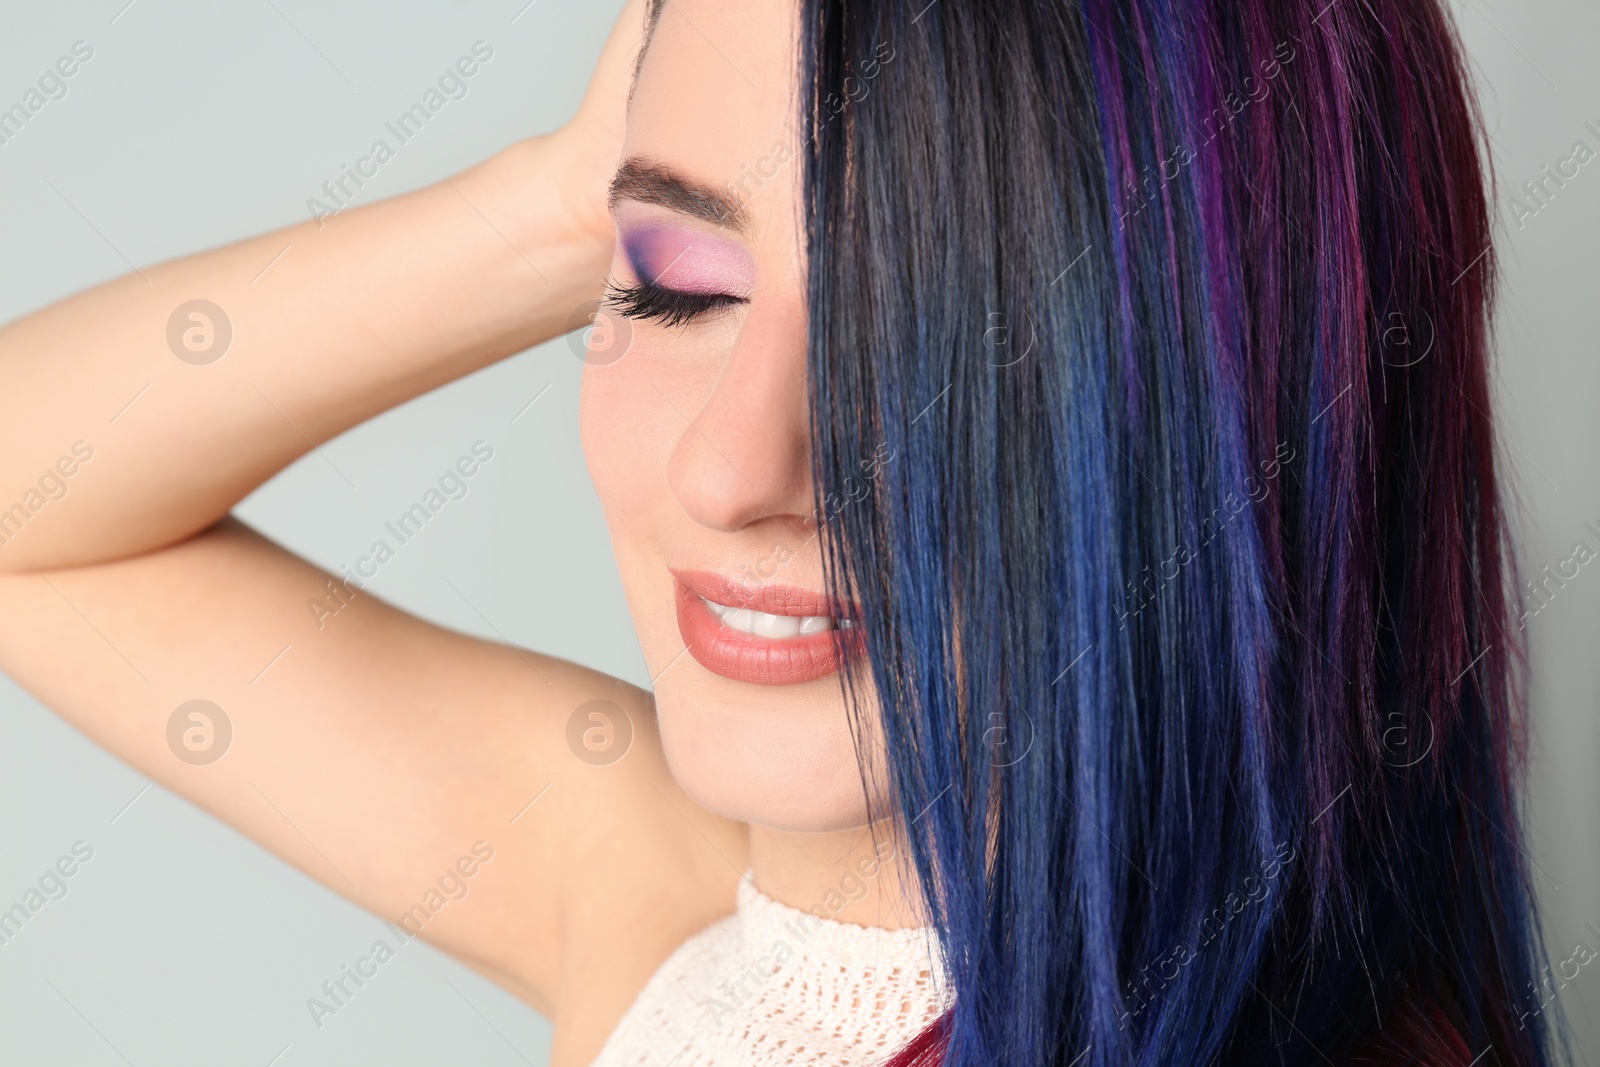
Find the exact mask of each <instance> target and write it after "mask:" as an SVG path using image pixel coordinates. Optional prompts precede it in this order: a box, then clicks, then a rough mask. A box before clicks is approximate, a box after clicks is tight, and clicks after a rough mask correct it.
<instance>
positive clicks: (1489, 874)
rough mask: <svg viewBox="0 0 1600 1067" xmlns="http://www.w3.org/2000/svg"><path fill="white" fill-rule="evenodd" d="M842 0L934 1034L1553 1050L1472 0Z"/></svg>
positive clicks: (815, 391) (845, 274) (824, 419)
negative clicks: (1454, 5) (1470, 73)
mask: <svg viewBox="0 0 1600 1067" xmlns="http://www.w3.org/2000/svg"><path fill="white" fill-rule="evenodd" d="M801 8H802V14H801V19H802V29H801V34H802V43H801V53H802V56H801V59H802V80H803V85H802V92H801V97H800V98H801V100H802V103H803V109H804V110H803V114H802V116H801V119H802V124H803V127H804V131H805V137H806V153H805V166H806V175H805V196H806V203H805V222H806V239H807V251H808V255H809V280H808V291H809V331H810V332H809V340H808V344H809V356H808V358H809V369H810V383H811V416H812V419H813V438H814V439H813V446H814V447H813V464H814V474H815V478H816V484H817V486H818V495H819V503H818V506H819V511H820V513H821V515H822V516H823V517H824V520H825V534H826V536H825V537H824V539H823V543H824V549H825V552H824V562H825V568H826V573H827V575H828V582H829V585H830V588H831V589H832V590H833V591H834V592H835V593H836V594H838V595H840V596H842V597H847V598H850V599H852V600H854V601H856V602H857V603H859V604H860V605H861V606H862V608H861V610H862V620H861V621H862V625H861V627H860V629H859V633H860V635H861V637H862V640H863V642H864V648H865V655H864V656H863V657H862V658H861V661H860V662H859V663H858V668H857V670H855V671H852V672H851V673H849V674H848V675H847V676H846V679H845V688H846V695H847V697H848V698H849V700H850V703H851V706H852V707H853V708H855V709H856V711H855V715H856V727H857V729H858V730H861V729H865V728H866V727H867V726H868V725H870V724H867V723H865V722H864V721H862V720H861V719H860V716H861V715H862V714H863V711H862V709H864V708H866V707H867V706H868V704H869V701H872V700H875V702H876V705H877V706H878V707H879V709H881V710H880V711H879V712H878V715H879V717H880V720H881V730H882V733H883V736H884V738H885V740H886V742H887V746H888V754H889V755H888V761H889V766H888V772H887V780H886V782H884V783H881V786H882V789H883V790H884V791H885V792H886V794H887V795H888V796H890V797H892V798H893V802H894V806H895V809H896V810H897V811H899V812H900V813H902V815H901V817H900V819H899V832H900V833H902V834H903V835H904V836H905V837H906V841H905V844H906V845H907V846H908V847H909V850H910V855H911V856H912V857H913V859H914V861H915V866H916V870H917V873H918V875H919V876H920V879H921V883H922V887H923V895H924V898H925V901H924V902H925V904H926V907H927V909H928V913H929V915H930V916H931V921H932V922H933V924H934V925H935V926H936V928H937V930H938V932H939V934H940V937H941V940H942V945H943V948H944V952H945V959H946V964H947V970H948V975H949V979H950V982H951V987H952V991H953V994H954V1002H953V1007H952V1008H951V1009H950V1011H949V1012H948V1014H947V1015H946V1016H945V1017H944V1018H943V1019H942V1020H941V1021H940V1023H939V1025H938V1026H936V1027H935V1028H933V1029H932V1030H930V1031H928V1032H927V1033H925V1034H923V1035H921V1036H920V1037H919V1038H918V1039H917V1041H916V1042H914V1044H913V1046H912V1047H911V1048H909V1049H907V1050H905V1051H904V1052H902V1053H901V1054H900V1056H899V1057H898V1058H897V1060H896V1062H897V1063H898V1064H902V1065H906V1064H911V1063H922V1062H926V1063H943V1064H946V1065H948V1067H966V1065H978V1064H982V1065H985V1067H987V1065H992V1064H996V1063H1004V1064H1028V1065H1034V1064H1057V1065H1063V1067H1065V1065H1069V1064H1070V1065H1072V1067H1094V1065H1116V1067H1121V1065H1126V1064H1143V1065H1157V1064H1160V1065H1172V1064H1179V1065H1184V1064H1209V1063H1225V1064H1228V1065H1230V1067H1239V1065H1245V1067H1248V1065H1254V1064H1269V1063H1270V1064H1283V1063H1291V1064H1319V1063H1334V1064H1347V1063H1420V1064H1428V1065H1441V1067H1442V1065H1447V1064H1448V1065H1459V1067H1465V1065H1467V1064H1469V1063H1472V1064H1482V1065H1485V1067H1486V1065H1488V1064H1491V1063H1497V1064H1519V1065H1522V1064H1533V1065H1538V1064H1545V1063H1549V1062H1552V1057H1553V1056H1554V1055H1555V1052H1554V1046H1555V1045H1556V1041H1555V1040H1554V1037H1553V1036H1552V1034H1553V1030H1554V1026H1553V1024H1552V1023H1551V1015H1552V1013H1545V1014H1542V1015H1541V1014H1539V1013H1538V1012H1537V1011H1534V1010H1532V1009H1533V1008H1534V1006H1535V1003H1534V1002H1533V1001H1532V1000H1530V999H1529V996H1528V993H1527V991H1528V990H1529V989H1531V988H1533V985H1532V983H1533V982H1534V980H1535V978H1536V977H1537V971H1538V967H1539V965H1540V964H1541V963H1542V962H1543V956H1542V952H1541V949H1540V942H1539V936H1538V929H1537V925H1536V917H1535V909H1534V903H1533V898H1532V891H1531V890H1532V887H1531V884H1530V877H1529V870H1528V867H1529V861H1527V860H1526V858H1525V854H1524V852H1523V850H1522V845H1521V841H1522V838H1523V833H1522V830H1521V828H1520V825H1519V823H1520V820H1519V814H1518V812H1519V803H1520V790H1521V785H1520V783H1521V773H1522V772H1521V767H1522V761H1523V744H1522V741H1521V740H1520V739H1521V737H1522V731H1523V725H1522V722H1523V707H1524V703H1525V700H1524V691H1525V684H1524V682H1523V678H1524V674H1525V672H1524V669H1523V667H1522V663H1521V661H1522V652H1521V647H1520V645H1519V641H1518V635H1517V630H1516V628H1515V626H1514V625H1513V624H1512V623H1511V620H1510V616H1509V612H1510V603H1511V600H1510V595H1509V588H1508V587H1510V586H1511V584H1512V580H1513V575H1512V570H1511V563H1510V552H1509V548H1508V545H1507V538H1506V528H1507V523H1506V521H1505V517H1504V515H1503V513H1502V506H1501V497H1500V493H1499V490H1498V488H1497V476H1496V459H1495V455H1494V450H1493V432H1494V431H1493V428H1492V426H1491V422H1490V415H1489V412H1490V407H1491V405H1490V392H1489V382H1488V365H1487V360H1488V338H1489V310H1490V307H1491V303H1492V287H1493V279H1494V277H1495V267H1494V256H1493V254H1492V252H1491V251H1490V231H1491V224H1490V216H1489V210H1488V206H1487V205H1488V199H1487V190H1486V188H1485V185H1486V180H1487V173H1486V165H1485V164H1484V163H1483V162H1482V158H1483V153H1482V152H1481V141H1480V130H1481V125H1480V122H1479V119H1478V116H1477V114H1476V111H1475V106H1474V103H1473V100H1472V96H1471V90H1470V85H1469V82H1468V77H1467V73H1466V70H1465V65H1464V60H1463V56H1462V52H1461V49H1460V46H1459V44H1458V42H1457V40H1456V36H1455V33H1454V29H1453V27H1452V25H1451V24H1450V22H1449V20H1448V17H1447V15H1446V12H1445V10H1444V8H1443V4H1442V3H1440V2H1439V0H1331V2H1329V0H934V2H930V0H802V4H801ZM852 486H853V488H852ZM864 766H865V761H864ZM869 784H871V783H869ZM1491 1050H1492V1051H1491Z"/></svg>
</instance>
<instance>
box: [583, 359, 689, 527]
mask: <svg viewBox="0 0 1600 1067" xmlns="http://www.w3.org/2000/svg"><path fill="white" fill-rule="evenodd" d="M662 406H663V405H661V404H660V397H659V396H658V395H657V394H656V393H655V391H654V390H652V389H651V388H650V384H649V383H648V382H647V381H644V380H641V379H639V378H638V377H636V376H635V375H632V374H629V373H627V372H626V371H625V370H623V369H622V368H621V367H620V366H610V367H594V366H590V367H585V368H584V372H583V382H582V385H581V387H580V389H579V393H578V432H579V437H580V440H581V441H582V444H583V458H584V462H585V463H586V464H587V466H588V468H589V477H590V479H591V480H592V481H593V482H594V487H595V492H596V493H597V494H598V495H599V497H600V504H601V506H602V507H603V508H604V509H605V512H606V516H607V519H608V520H609V521H610V522H611V523H612V526H613V535H614V536H616V535H622V536H628V535H635V536H637V535H643V534H645V532H646V531H645V530H643V529H642V528H641V527H640V525H639V524H640V523H642V522H643V521H644V520H645V519H646V518H647V517H648V515H649V514H650V512H651V511H652V509H654V508H655V507H657V506H659V505H660V504H661V503H662V501H661V499H660V498H661V497H662V496H663V495H664V494H665V493H666V492H667V473H666V472H667V459H668V457H670V456H671V454H672V449H673V448H674V446H675V445H676V444H677V436H678V433H677V431H678V427H675V426H674V425H673V424H672V423H671V422H669V421H667V420H665V419H663V418H662V413H661V407H662ZM669 413H670V412H669ZM680 422H681V420H680Z"/></svg>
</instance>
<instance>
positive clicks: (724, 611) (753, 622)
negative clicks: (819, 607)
mask: <svg viewBox="0 0 1600 1067" xmlns="http://www.w3.org/2000/svg"><path fill="white" fill-rule="evenodd" d="M700 600H701V602H702V603H703V604H705V606H706V607H707V608H709V609H710V610H711V614H713V615H715V616H716V617H717V618H719V619H721V620H722V625H724V626H726V627H728V629H730V630H737V631H739V632H740V633H744V634H754V635H755V636H756V637H765V638H769V639H772V640H784V639H786V638H790V637H806V636H809V635H811V634H823V633H827V632H828V631H829V630H848V629H850V627H852V626H854V625H855V624H854V623H852V622H851V621H850V620H849V619H835V618H834V617H833V616H832V615H774V614H772V613H771V612H766V611H757V610H756V609H754V608H736V607H732V606H730V605H728V604H718V603H717V602H716V601H715V600H709V599H707V598H706V597H701V598H700Z"/></svg>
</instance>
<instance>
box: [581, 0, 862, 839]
mask: <svg viewBox="0 0 1600 1067" xmlns="http://www.w3.org/2000/svg"><path fill="white" fill-rule="evenodd" d="M795 16H796V12H795V11H794V10H793V9H792V7H791V5H788V4H780V3H752V2H751V0H671V2H670V3H667V4H666V5H665V10H664V11H663V13H662V15H661V18H660V21H659V23H658V24H657V26H656V28H655V32H654V35H653V37H652V38H651V41H650V44H649V47H648V51H647V54H646V58H645V61H644V64H643V66H642V68H641V70H640V73H639V80H638V84H637V87H636V88H635V91H634V96H633V100H632V104H631V106H630V110H629V115H628V126H627V134H626V138H625V143H624V149H623V165H622V167H621V169H620V170H619V172H618V174H619V180H618V182H617V183H616V185H615V186H614V192H615V194H616V195H615V197H614V204H613V215H614V217H615V220H616V225H617V246H616V253H615V255H614V257H613V260H612V275H613V280H614V282H615V283H616V285H617V286H619V287H621V288H623V289H628V290H630V295H629V296H628V297H627V298H626V299H625V301H624V303H625V304H626V305H628V306H629V308H630V310H631V315H632V317H630V318H627V319H622V318H620V317H619V316H618V312H617V310H615V308H616V305H615V304H613V305H612V307H611V308H608V309H606V310H603V311H602V316H604V319H603V321H601V322H600V323H599V324H598V327H599V328H597V329H595V330H594V331H592V332H591V341H590V348H589V355H588V365H587V366H586V368H585V371H584V377H583V394H582V409H581V410H582V419H581V421H582V433H583V445H584V451H585V454H586V456H587V459H588V465H589V471H590V474H591V475H592V477H593V479H594V483H595V486H596V488H597V489H598V491H599V494H600V499H601V502H602V504H603V506H604V508H605V513H606V521H607V524H608V526H609V529H610V533H611V540H612V544H613V547H614V549H615V551H616V556H617V564H618V567H619V568H620V570H621V574H622V580H623V585H624V588H625V590H626V593H627V597H628V602H629V607H630V609H631V610H632V613H633V619H634V625H635V626H636V627H637V629H638V632H639V639H640V641H641V642H642V644H643V648H644V655H645V660H646V662H647V663H648V665H649V668H650V673H651V676H652V678H654V680H655V681H654V689H655V694H656V706H657V711H658V715H659V720H660V728H661V736H662V741H663V744H664V746H665V749H666V755H667V759H668V761H669V763H670V765H671V767H672V771H673V774H674V776H675V777H676V778H677V780H678V782H679V783H680V784H681V785H682V786H683V788H684V789H685V790H686V791H687V792H688V793H689V794H690V795H691V796H692V797H694V798H695V799H696V800H697V801H698V802H699V803H701V804H702V805H704V806H706V807H708V808H710V809H712V810H714V811H717V812H720V813H721V814H724V815H727V816H729V817H732V818H736V819H741V820H745V821H749V822H755V823H760V824H763V825H768V826H774V827H779V828H784V829H792V830H837V829H844V828H847V827H851V826H858V825H861V824H862V823H863V822H865V821H866V804H865V798H864V792H863V789H862V784H861V779H860V773H859V770H858V765H857V762H856V756H855V749H854V746H853V743H852V738H851V732H850V729H849V724H848V721H847V718H846V713H845V709H844V704H843V700H842V698H841V694H840V687H839V679H838V676H837V673H836V671H837V666H838V661H837V654H836V652H835V651H834V648H835V645H834V642H835V639H836V637H837V636H838V635H837V633H836V632H835V627H837V625H838V616H840V615H842V614H844V612H843V611H841V610H839V609H838V608H837V607H836V606H834V605H830V604H828V603H827V602H826V601H825V599H824V598H823V597H822V593H821V590H822V587H823V586H822V569H821V556H820V552H819V549H818V545H817V541H816V524H815V523H814V522H813V521H812V513H813V498H812V486H811V479H810V458H809V443H808V426H807V418H806V305H805V285H804V274H803V267H804V265H803V258H802V256H803V252H802V249H803V244H802V240H801V232H802V231H801V215H800V210H799V204H800V197H799V189H800V181H801V179H802V160H801V153H800V147H799V136H798V134H797V132H796V115H797V113H798V112H797V108H796V96H795V86H796V79H797V66H796V56H797V45H796V40H797V38H796V34H797V23H796V19H795ZM649 316H654V317H649ZM729 609H732V610H729Z"/></svg>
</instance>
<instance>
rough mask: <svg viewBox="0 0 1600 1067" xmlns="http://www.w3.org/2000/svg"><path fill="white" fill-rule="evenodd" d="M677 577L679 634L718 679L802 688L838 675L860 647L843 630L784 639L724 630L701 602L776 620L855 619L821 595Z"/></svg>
mask: <svg viewBox="0 0 1600 1067" xmlns="http://www.w3.org/2000/svg"><path fill="white" fill-rule="evenodd" d="M671 573H672V576H673V578H674V579H675V580H674V582H673V585H674V591H675V593H676V596H675V597H674V599H675V601H676V606H677V613H678V632H679V633H680V634H681V635H682V637H683V643H684V645H685V646H686V647H687V648H688V650H689V655H691V656H693V657H694V659H695V661H696V662H697V663H699V664H700V665H701V666H702V667H704V668H705V669H706V670H708V671H710V672H711V673H713V674H718V675H721V676H722V677H724V678H731V679H733V680H734V681H736V682H749V683H751V684H752V685H799V684H800V683H802V682H810V681H815V680H816V679H818V678H825V677H827V676H828V675H830V674H833V673H835V672H837V671H838V670H839V667H840V665H841V664H842V663H843V661H844V659H845V656H846V655H847V654H848V653H849V652H851V651H855V650H857V649H858V648H859V641H858V639H856V638H854V637H842V636H841V634H842V633H844V632H846V631H840V630H829V631H826V632H824V633H820V634H806V635H803V636H800V637H790V638H784V639H781V640H773V639H771V638H765V637H757V636H756V635H755V634H747V633H743V632H741V631H739V630H734V629H731V628H729V627H727V626H724V625H723V624H722V620H721V619H719V618H717V617H716V616H715V615H713V614H712V613H711V609H710V608H708V607H706V605H705V603H704V601H703V600H702V599H701V598H702V597H704V598H705V599H706V600H713V601H716V602H717V603H718V604H731V605H734V606H736V607H745V608H752V609H754V610H756V611H765V612H769V613H771V614H773V615H829V616H832V617H834V618H841V617H842V618H854V617H855V615H854V613H853V612H848V611H840V610H839V605H838V604H837V602H835V601H834V600H832V598H830V597H827V596H825V595H823V594H821V593H814V592H811V591H810V590H806V589H799V588H796V587H794V586H785V585H763V586H747V585H741V584H740V583H738V582H734V581H730V580H729V579H727V578H724V577H722V576H721V575H718V574H712V573H709V572H705V571H672V572H671Z"/></svg>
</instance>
